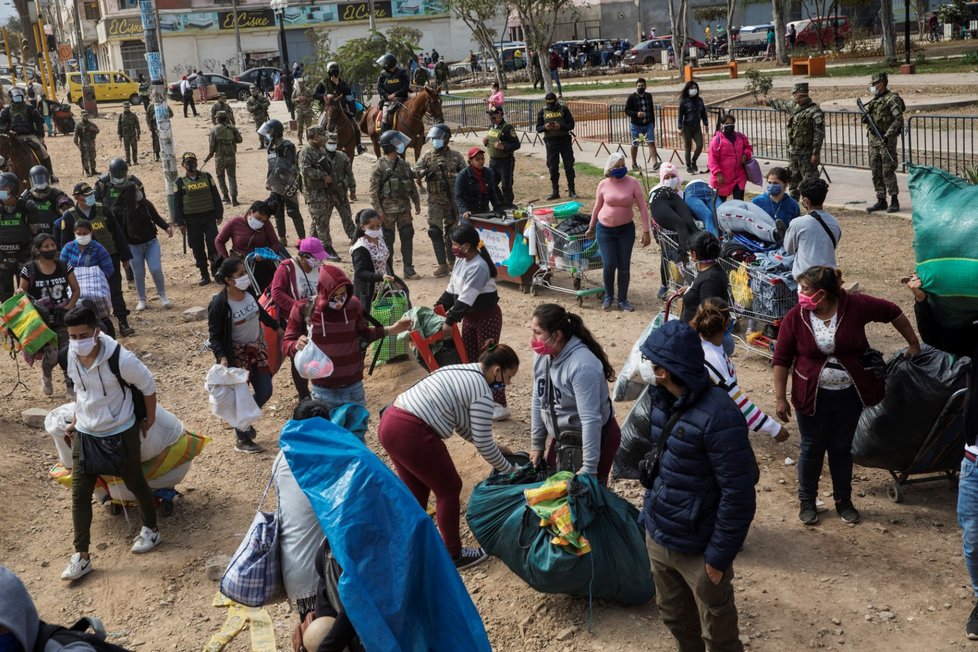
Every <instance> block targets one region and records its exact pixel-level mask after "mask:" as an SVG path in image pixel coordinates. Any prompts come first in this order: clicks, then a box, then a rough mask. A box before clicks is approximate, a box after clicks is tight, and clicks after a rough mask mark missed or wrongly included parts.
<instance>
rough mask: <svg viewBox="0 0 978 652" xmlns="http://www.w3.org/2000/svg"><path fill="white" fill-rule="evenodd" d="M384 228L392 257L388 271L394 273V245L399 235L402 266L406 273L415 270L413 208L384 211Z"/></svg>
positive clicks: (390, 257) (388, 263) (388, 260)
mask: <svg viewBox="0 0 978 652" xmlns="http://www.w3.org/2000/svg"><path fill="white" fill-rule="evenodd" d="M382 225H383V227H384V242H386V243H387V250H388V251H389V252H390V256H389V257H388V258H387V269H388V270H390V271H391V273H393V270H394V243H395V242H396V241H397V236H398V234H399V235H400V236H401V264H402V265H403V266H404V270H405V273H407V271H408V270H411V271H413V270H414V220H413V219H412V217H411V208H410V205H409V206H408V209H407V210H404V211H396V212H395V211H391V210H385V211H384V218H383V221H382Z"/></svg>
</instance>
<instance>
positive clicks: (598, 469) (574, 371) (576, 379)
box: [530, 303, 621, 484]
mask: <svg viewBox="0 0 978 652" xmlns="http://www.w3.org/2000/svg"><path fill="white" fill-rule="evenodd" d="M530 332H531V334H532V337H531V339H530V346H531V348H532V349H533V352H534V354H535V355H534V356H533V385H534V386H533V395H532V401H531V409H530V419H531V421H530V422H531V430H530V431H531V447H530V459H531V460H532V461H533V462H534V463H537V462H538V461H539V460H540V459H541V458H542V457H543V450H544V445H545V444H546V443H547V441H548V440H550V441H551V444H550V450H549V451H548V453H547V462H548V463H549V464H550V466H555V463H556V461H557V454H558V450H557V449H558V446H557V441H559V440H560V439H561V435H564V436H565V437H564V438H565V439H573V437H567V435H568V434H570V433H578V434H579V435H580V445H581V449H582V455H581V457H582V462H581V465H580V466H579V468H575V469H570V470H573V471H575V472H576V471H584V472H585V473H594V474H597V476H598V480H599V481H600V482H601V483H602V484H607V483H608V475H609V474H610V473H611V465H612V463H613V462H614V459H615V453H617V452H618V445H619V444H621V429H620V428H619V427H618V421H617V420H616V419H615V415H614V410H612V408H611V399H610V398H609V396H608V383H609V382H610V381H612V380H614V378H615V370H614V369H612V367H611V364H610V363H609V362H608V356H607V355H605V352H604V349H602V348H601V345H600V344H598V342H597V340H595V339H594V335H592V334H591V331H589V330H588V329H587V327H586V326H585V325H584V321H583V320H582V319H581V318H580V316H578V315H575V314H574V313H571V312H567V311H566V310H564V308H563V307H561V306H559V305H557V304H555V303H544V304H541V305H539V306H537V309H536V310H535V311H534V312H533V319H532V320H531V321H530ZM575 466H576V464H575Z"/></svg>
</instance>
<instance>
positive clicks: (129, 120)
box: [118, 102, 140, 165]
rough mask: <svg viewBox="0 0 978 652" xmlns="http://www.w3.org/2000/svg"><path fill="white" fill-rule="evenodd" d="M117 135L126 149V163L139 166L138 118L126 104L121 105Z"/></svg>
mask: <svg viewBox="0 0 978 652" xmlns="http://www.w3.org/2000/svg"><path fill="white" fill-rule="evenodd" d="M118 133H119V141H120V142H121V143H122V145H123V147H125V149H126V163H129V164H130V165H139V156H138V153H139V150H138V145H139V136H140V130H139V118H137V117H136V114H135V113H133V112H132V108H131V105H130V104H129V103H128V102H124V103H123V105H122V113H120V114H119V126H118ZM130 153H131V154H132V158H130Z"/></svg>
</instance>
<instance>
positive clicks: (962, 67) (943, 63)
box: [825, 55, 978, 77]
mask: <svg viewBox="0 0 978 652" xmlns="http://www.w3.org/2000/svg"><path fill="white" fill-rule="evenodd" d="M976 65H978V55H976V58H975V59H974V60H969V59H968V57H962V58H958V59H926V60H924V61H922V62H919V63H917V72H918V73H941V72H943V73H954V72H973V71H974V70H975V67H976ZM881 68H883V69H886V70H887V71H888V72H890V73H897V72H899V70H900V66H899V64H896V65H893V66H883V65H881V64H878V63H855V64H852V65H849V66H838V67H835V68H826V70H825V74H826V75H827V76H829V77H862V76H867V77H868V76H869V75H872V74H873V73H874V72H877V71H878V70H880V69H881Z"/></svg>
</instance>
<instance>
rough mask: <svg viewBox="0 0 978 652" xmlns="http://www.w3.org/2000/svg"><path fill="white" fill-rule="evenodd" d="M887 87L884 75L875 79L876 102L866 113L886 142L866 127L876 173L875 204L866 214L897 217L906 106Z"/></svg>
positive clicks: (871, 166) (873, 79)
mask: <svg viewBox="0 0 978 652" xmlns="http://www.w3.org/2000/svg"><path fill="white" fill-rule="evenodd" d="M888 83H889V79H888V78H887V76H886V73H885V72H878V73H876V74H875V75H873V77H872V84H871V86H870V88H871V89H872V92H873V99H871V100H870V101H869V104H867V105H866V111H867V112H868V113H869V116H870V117H871V118H872V119H873V122H875V123H876V128H877V129H878V130H879V133H880V134H881V135H882V136H883V142H880V139H879V138H877V137H876V134H874V133H873V129H872V128H871V127H868V126H867V131H869V169H870V170H872V172H873V188H874V189H875V190H876V203H875V204H873V205H872V206H870V207H869V208H867V209H866V212H867V213H872V212H873V211H881V210H884V209H885V210H886V212H887V213H896V212H897V211H898V210H900V202H899V201H898V199H897V194H898V192H899V189H898V188H897V180H896V167H897V141H898V140H899V139H900V134H901V133H903V112H904V110H905V109H906V105H905V104H904V103H903V98H901V97H900V96H899V95H897V94H896V93H894V92H893V91H891V90H890V89H889V88H887V84H888ZM863 121H864V122H866V123H867V125H868V122H869V121H868V120H867V119H866V118H865V117H864V118H863ZM887 152H888V153H889V156H887V154H886V153H887ZM887 195H889V196H890V205H889V206H887V205H886V196H887Z"/></svg>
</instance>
